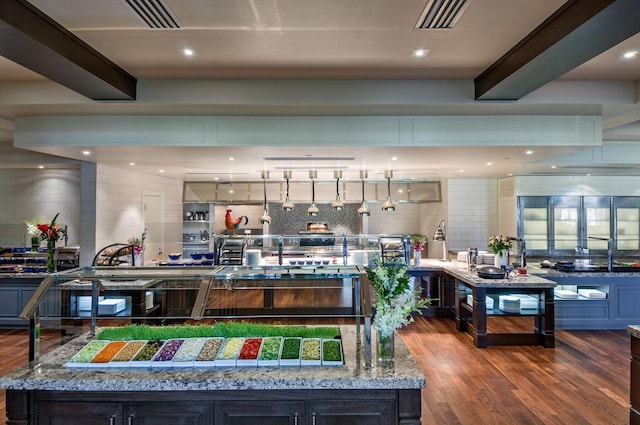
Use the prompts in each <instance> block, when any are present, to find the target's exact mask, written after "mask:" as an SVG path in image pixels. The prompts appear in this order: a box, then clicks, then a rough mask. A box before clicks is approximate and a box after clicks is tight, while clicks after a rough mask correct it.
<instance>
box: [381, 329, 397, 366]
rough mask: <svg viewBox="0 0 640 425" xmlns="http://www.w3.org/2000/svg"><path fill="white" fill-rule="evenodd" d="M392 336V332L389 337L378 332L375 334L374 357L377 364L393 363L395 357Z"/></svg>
mask: <svg viewBox="0 0 640 425" xmlns="http://www.w3.org/2000/svg"><path fill="white" fill-rule="evenodd" d="M393 334H394V332H391V335H383V334H381V333H380V332H378V333H377V336H378V338H377V342H376V356H377V357H378V361H379V362H382V363H389V362H393V359H394V355H395V350H394V335H393Z"/></svg>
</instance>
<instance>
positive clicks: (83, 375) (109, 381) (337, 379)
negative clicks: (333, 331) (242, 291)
mask: <svg viewBox="0 0 640 425" xmlns="http://www.w3.org/2000/svg"><path fill="white" fill-rule="evenodd" d="M340 332H341V335H342V342H343V350H344V356H345V363H346V364H345V365H344V366H281V367H215V368H192V369H140V370H138V369H117V368H110V369H102V370H100V369H90V370H82V369H80V370H79V369H67V368H66V367H65V366H64V364H65V363H66V362H67V361H68V360H69V359H70V358H71V357H72V356H73V355H74V354H75V353H76V352H77V351H78V350H79V349H80V348H81V347H83V346H84V344H86V343H87V342H88V340H89V339H90V338H89V337H88V336H87V335H83V336H81V337H79V338H76V339H74V340H72V341H70V342H68V343H67V344H65V345H63V346H62V347H60V348H58V349H56V350H55V351H53V352H51V353H49V354H47V355H45V356H43V357H42V358H41V365H40V366H39V367H37V368H35V369H33V370H32V369H29V368H26V367H25V368H21V369H19V370H17V371H15V372H13V373H10V374H8V375H6V376H4V377H2V378H0V388H4V389H14V390H44V391H97V392H101V391H107V392H108V391H215V390H265V389H269V390H297V389H374V390H376V389H420V388H424V387H425V377H424V375H423V374H422V372H421V371H420V369H419V368H418V366H417V364H416V362H415V361H414V360H413V358H412V357H411V354H409V351H408V349H407V347H406V346H405V344H404V343H403V342H402V339H401V338H400V337H399V336H398V335H397V334H396V337H395V352H396V353H395V354H396V357H395V361H394V363H393V365H392V366H381V365H380V364H376V362H375V360H374V362H373V363H374V364H373V367H372V368H371V369H365V368H364V359H363V357H362V356H361V355H360V354H357V353H359V350H357V349H356V330H355V326H340ZM372 337H373V338H374V341H373V344H372V346H373V347H375V335H372ZM374 352H375V348H374ZM374 355H375V354H374Z"/></svg>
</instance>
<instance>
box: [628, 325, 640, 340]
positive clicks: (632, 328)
mask: <svg viewBox="0 0 640 425" xmlns="http://www.w3.org/2000/svg"><path fill="white" fill-rule="evenodd" d="M627 332H629V335H631V336H632V337H634V338H640V325H628V326H627Z"/></svg>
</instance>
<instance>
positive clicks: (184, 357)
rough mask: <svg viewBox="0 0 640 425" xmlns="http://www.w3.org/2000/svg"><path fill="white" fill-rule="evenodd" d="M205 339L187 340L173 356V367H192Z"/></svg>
mask: <svg viewBox="0 0 640 425" xmlns="http://www.w3.org/2000/svg"><path fill="white" fill-rule="evenodd" d="M205 341H206V338H187V339H185V340H184V343H183V344H182V345H181V346H180V349H178V352H177V353H176V355H175V356H173V367H193V363H194V361H195V360H196V358H197V357H198V354H200V350H201V349H202V346H203V345H204V343H205Z"/></svg>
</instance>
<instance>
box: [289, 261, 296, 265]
mask: <svg viewBox="0 0 640 425" xmlns="http://www.w3.org/2000/svg"><path fill="white" fill-rule="evenodd" d="M296 263H297V261H293V260H289V264H291V265H292V266H295V265H296Z"/></svg>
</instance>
